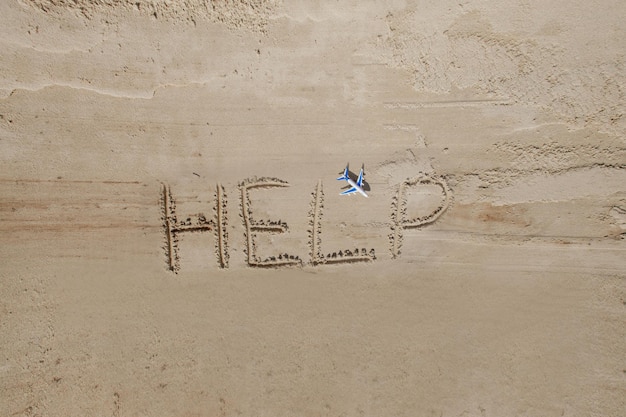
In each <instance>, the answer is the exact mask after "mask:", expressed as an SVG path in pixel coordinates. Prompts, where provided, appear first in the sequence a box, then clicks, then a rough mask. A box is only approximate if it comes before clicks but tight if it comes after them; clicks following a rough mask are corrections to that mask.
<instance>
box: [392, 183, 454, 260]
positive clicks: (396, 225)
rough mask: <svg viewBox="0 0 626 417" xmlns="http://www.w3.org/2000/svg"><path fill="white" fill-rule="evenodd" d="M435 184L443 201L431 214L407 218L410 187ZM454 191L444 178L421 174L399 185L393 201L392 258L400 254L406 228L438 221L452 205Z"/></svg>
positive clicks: (418, 226)
mask: <svg viewBox="0 0 626 417" xmlns="http://www.w3.org/2000/svg"><path fill="white" fill-rule="evenodd" d="M428 185H434V186H437V187H439V188H441V192H442V195H443V201H442V202H441V203H440V204H439V205H438V206H437V208H435V210H433V211H432V212H431V213H430V214H428V215H425V216H420V217H416V218H413V219H407V218H406V215H407V191H408V189H409V188H412V187H417V186H428ZM451 199H452V193H451V191H450V188H449V187H448V184H447V183H446V182H445V181H444V179H443V178H440V177H436V176H432V175H428V174H420V175H418V176H416V177H414V178H407V179H406V180H405V181H403V182H402V183H401V184H400V186H399V187H398V193H397V194H396V196H395V197H394V198H393V200H392V203H391V234H390V235H389V241H390V243H391V258H392V259H395V258H397V257H398V256H399V255H400V248H401V247H402V234H403V233H402V232H403V230H404V229H417V228H420V227H423V226H426V225H429V224H432V223H434V222H436V221H437V220H438V219H439V218H440V217H441V216H442V215H443V213H445V211H446V210H447V209H448V207H449V206H450V201H451Z"/></svg>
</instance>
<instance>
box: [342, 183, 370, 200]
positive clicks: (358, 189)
mask: <svg viewBox="0 0 626 417" xmlns="http://www.w3.org/2000/svg"><path fill="white" fill-rule="evenodd" d="M346 181H348V184H350V185H351V186H352V187H354V188H356V190H357V191H358V192H359V193H361V195H362V196H363V197H367V194H365V191H363V187H361V186H360V185H357V183H356V182H355V181H354V180H353V179H352V178H348V179H347V180H346Z"/></svg>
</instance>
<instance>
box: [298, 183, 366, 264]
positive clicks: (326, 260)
mask: <svg viewBox="0 0 626 417" xmlns="http://www.w3.org/2000/svg"><path fill="white" fill-rule="evenodd" d="M312 196H313V201H312V203H311V211H310V212H309V247H310V250H311V251H310V252H311V264H312V265H320V264H342V263H343V264H346V263H354V262H367V261H372V260H374V259H376V254H375V251H374V249H370V250H369V251H367V249H365V248H361V249H360V250H359V249H358V248H355V249H354V251H352V250H349V249H347V250H340V251H339V252H333V253H329V254H328V255H326V256H324V254H323V253H322V210H323V208H324V191H323V189H322V181H321V180H319V181H318V182H317V187H316V188H315V191H314V192H313V194H312Z"/></svg>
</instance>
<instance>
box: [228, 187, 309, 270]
mask: <svg viewBox="0 0 626 417" xmlns="http://www.w3.org/2000/svg"><path fill="white" fill-rule="evenodd" d="M274 187H289V184H288V183H287V182H286V181H283V180H281V179H278V178H267V177H263V178H256V177H255V178H248V179H246V180H244V181H242V182H241V183H240V184H239V188H240V190H241V201H240V204H241V216H242V218H243V224H244V229H245V231H244V234H245V238H246V249H245V251H246V255H247V263H248V266H252V267H260V268H276V267H281V266H295V265H302V260H301V259H300V257H299V256H298V255H290V254H288V253H282V254H279V255H276V256H270V257H267V258H266V259H263V260H261V259H259V258H258V256H257V254H256V242H255V240H254V238H255V236H256V233H255V232H266V233H284V232H286V231H287V230H288V229H289V227H288V226H287V223H285V222H282V221H280V220H278V221H274V220H260V221H255V220H253V218H252V209H251V204H250V190H252V189H255V188H274Z"/></svg>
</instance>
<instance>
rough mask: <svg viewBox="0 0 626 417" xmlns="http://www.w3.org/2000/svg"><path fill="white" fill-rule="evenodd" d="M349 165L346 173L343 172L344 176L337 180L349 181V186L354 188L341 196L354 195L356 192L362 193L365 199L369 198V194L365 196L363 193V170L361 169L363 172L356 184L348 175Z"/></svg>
mask: <svg viewBox="0 0 626 417" xmlns="http://www.w3.org/2000/svg"><path fill="white" fill-rule="evenodd" d="M348 172H349V171H348V165H346V169H345V171H343V175H342V176H341V177H339V178H337V180H339V181H348V184H350V185H351V186H352V188H350V189H348V190H346V191H344V192H342V193H340V194H339V195H348V194H353V193H356V192H359V193H361V195H363V197H367V194H365V191H363V185H362V184H363V168H361V172H360V173H359V178H358V179H357V180H356V182H355V181H354V180H353V179H352V178H350V176H349V175H348Z"/></svg>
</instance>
